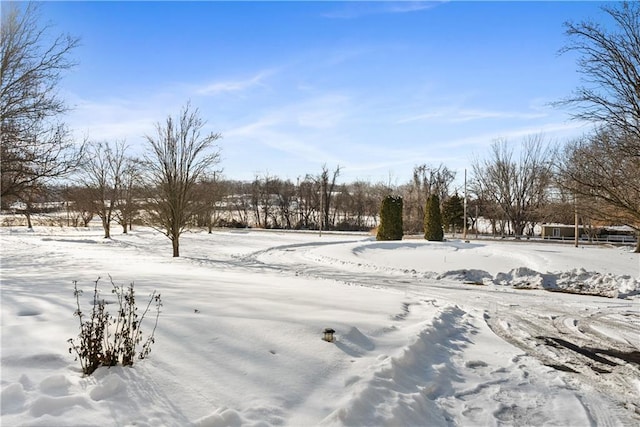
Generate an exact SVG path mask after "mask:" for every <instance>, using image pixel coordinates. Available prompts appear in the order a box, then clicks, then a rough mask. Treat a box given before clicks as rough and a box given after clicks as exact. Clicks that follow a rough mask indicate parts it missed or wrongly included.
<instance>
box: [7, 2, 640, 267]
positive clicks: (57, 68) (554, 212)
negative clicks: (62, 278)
mask: <svg viewBox="0 0 640 427" xmlns="http://www.w3.org/2000/svg"><path fill="white" fill-rule="evenodd" d="M4 9H5V8H4V6H3V14H2V29H1V31H2V35H1V37H2V39H1V45H2V46H1V49H2V51H1V55H2V58H1V62H0V67H1V70H0V71H1V81H0V115H1V116H0V119H1V124H0V125H1V129H0V137H1V147H0V148H1V150H0V154H1V156H2V157H1V160H2V169H1V170H2V179H1V202H2V207H3V208H8V207H9V206H16V203H17V202H19V203H20V206H21V211H22V212H23V213H25V215H26V216H27V220H28V222H29V226H30V225H31V223H30V214H31V213H33V212H35V211H36V210H38V209H43V206H47V205H46V204H44V202H46V201H47V200H51V199H52V198H54V196H53V194H54V193H55V195H56V196H55V198H57V200H63V201H64V203H65V207H66V208H67V209H68V211H69V212H70V215H71V212H72V214H73V222H74V224H78V223H82V224H84V225H86V224H88V223H89V221H91V220H92V219H93V218H94V217H98V218H99V219H100V220H101V223H102V226H103V228H104V230H105V237H109V236H110V232H111V231H110V230H111V224H112V222H113V221H115V222H116V223H118V224H120V226H121V227H122V230H123V232H127V230H128V229H130V228H131V227H132V225H133V224H134V223H144V224H148V225H151V226H153V227H155V228H156V229H158V230H160V231H161V232H162V233H164V234H165V235H166V236H167V237H168V238H169V239H170V240H171V242H172V246H173V255H174V256H179V238H180V235H181V234H182V233H183V232H184V231H185V230H186V229H187V228H188V227H192V226H199V227H207V228H208V229H209V230H210V231H211V230H212V228H213V227H215V226H234V227H235V226H241V227H247V226H255V227H262V228H287V229H318V230H368V229H371V228H374V227H377V226H378V225H379V219H380V218H379V215H380V212H381V204H382V201H383V200H384V199H385V197H386V196H388V195H394V196H396V197H400V198H401V199H402V229H403V232H404V233H421V232H423V231H424V229H425V226H426V224H425V217H426V216H429V217H434V216H437V215H436V212H435V211H433V209H434V207H433V206H434V202H433V200H434V199H437V203H435V204H436V205H437V209H438V212H437V214H439V216H440V217H441V221H442V226H443V227H444V230H446V231H452V232H461V231H477V230H478V226H479V219H480V218H483V219H484V220H486V221H488V223H489V224H490V228H491V231H492V232H493V233H494V234H503V235H514V236H523V235H530V234H532V233H533V228H534V226H535V225H536V224H540V223H542V222H560V223H566V224H572V223H573V222H574V221H575V220H576V217H578V221H579V222H581V223H583V224H586V223H589V222H593V223H596V222H606V223H611V224H626V225H630V226H632V227H634V228H635V229H636V230H639V231H640V86H639V85H638V81H640V5H639V4H638V3H626V2H625V3H619V4H616V5H605V6H604V7H603V8H602V10H603V12H604V14H605V15H606V16H608V17H610V18H612V19H613V21H614V22H615V26H614V27H613V28H612V29H606V28H604V27H602V26H601V25H599V24H598V23H594V22H579V23H572V22H568V23H566V24H565V29H566V35H567V39H568V43H567V46H566V48H565V49H564V50H563V51H564V52H577V53H578V54H579V59H578V63H577V67H578V71H579V72H580V73H581V74H582V75H583V76H584V80H583V83H584V86H581V87H578V88H577V89H576V90H575V91H574V93H573V94H572V95H570V96H568V97H567V98H566V99H563V100H560V101H558V102H557V104H558V105H559V106H570V107H574V108H573V109H572V110H570V111H571V113H570V114H572V115H573V116H574V117H575V118H577V119H581V120H588V121H589V122H591V123H593V131H592V132H589V133H587V134H585V135H584V136H582V137H580V138H576V139H574V140H572V141H568V142H566V143H564V144H562V145H561V146H556V145H554V144H552V143H551V142H550V141H547V140H545V138H544V137H543V136H542V135H531V136H527V137H525V138H524V139H523V140H521V141H518V142H515V143H514V142H513V141H506V140H499V141H494V142H493V144H492V145H491V148H490V151H489V152H488V153H486V155H485V156H484V157H483V158H476V159H473V160H472V161H471V168H470V177H469V183H468V185H465V188H461V186H460V185H459V184H458V186H457V187H454V186H453V184H454V182H456V174H455V172H454V171H452V170H450V169H449V168H447V166H446V165H438V166H434V165H428V164H422V165H416V166H415V167H414V168H413V171H412V177H411V179H410V180H409V182H407V183H404V184H401V185H396V186H391V185H389V184H383V183H369V182H363V181H356V182H352V183H346V184H341V183H339V181H338V179H339V176H340V172H341V168H340V167H339V166H336V167H335V168H334V169H330V168H329V167H328V166H327V165H324V166H323V167H322V168H321V170H319V171H317V172H316V173H310V174H308V175H305V176H304V177H301V178H299V179H297V180H296V182H292V181H291V180H289V179H281V178H279V177H277V176H275V175H271V174H268V173H264V174H257V175H256V176H255V178H254V179H253V180H252V181H249V182H242V181H235V180H232V179H228V178H225V177H224V175H223V174H222V173H221V171H220V170H219V162H220V149H219V146H218V145H217V142H218V140H219V139H220V137H221V135H220V134H218V133H215V132H212V133H204V132H203V130H204V127H205V125H206V121H205V120H204V119H203V118H202V117H201V114H200V112H199V110H198V109H197V108H195V107H193V106H191V105H190V104H189V103H187V104H186V105H185V106H184V107H183V108H182V109H181V111H180V112H179V113H178V114H176V115H175V116H168V117H167V118H166V119H165V120H164V121H161V122H158V123H156V125H155V132H153V133H151V134H149V135H146V136H145V151H144V154H143V155H141V156H139V157H133V156H131V154H130V152H131V150H130V147H129V146H128V145H127V144H126V142H124V141H108V142H107V141H99V142H96V141H93V140H85V141H81V142H76V141H73V139H72V137H71V133H70V132H69V130H68V128H67V127H66V125H65V124H64V123H63V122H62V120H61V117H62V114H63V113H64V112H65V111H67V107H66V106H65V104H64V102H63V101H62V100H61V99H60V98H58V96H57V92H56V90H55V89H56V87H57V85H58V83H59V81H60V78H61V76H62V74H63V73H64V72H66V71H68V70H69V69H71V68H72V67H73V66H74V65H75V64H74V62H73V61H72V60H71V59H70V54H71V52H72V51H73V50H74V49H75V47H77V45H78V39H77V38H74V37H71V36H69V35H60V36H58V37H51V36H50V34H49V33H50V31H51V28H50V27H48V26H42V25H40V23H39V21H38V6H37V4H34V3H28V4H26V5H24V6H23V7H20V6H18V5H16V4H12V5H9V6H7V7H6V10H4ZM458 178H459V177H458ZM465 178H466V177H465ZM63 182H64V184H63ZM458 182H459V181H458ZM429 201H430V202H429ZM428 202H429V203H428ZM465 208H466V209H465ZM465 210H466V218H467V222H466V223H465V222H464V218H465V215H464V212H465ZM434 232H435V233H436V234H437V230H435V231H434ZM639 240H640V239H639ZM637 250H638V251H640V242H639V245H638V248H637Z"/></svg>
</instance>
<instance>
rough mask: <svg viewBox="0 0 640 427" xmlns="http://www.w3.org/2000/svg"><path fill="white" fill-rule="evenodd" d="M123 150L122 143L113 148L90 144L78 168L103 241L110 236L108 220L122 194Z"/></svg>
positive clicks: (101, 144) (106, 145) (124, 146)
mask: <svg viewBox="0 0 640 427" xmlns="http://www.w3.org/2000/svg"><path fill="white" fill-rule="evenodd" d="M126 149H127V146H126V144H125V143H124V141H120V142H116V143H115V144H114V145H113V146H111V145H109V144H108V143H106V142H92V143H89V144H88V145H87V157H86V160H85V161H84V162H83V163H82V166H81V168H82V171H83V173H82V175H81V177H80V180H81V182H82V184H83V185H84V186H85V188H87V190H89V193H90V197H91V201H92V202H93V206H94V207H93V211H94V212H95V213H96V215H98V217H100V220H101V221H102V228H103V229H104V238H105V239H108V238H110V237H111V220H112V219H113V216H114V211H115V210H116V206H117V204H118V201H119V199H120V197H121V195H122V186H123V185H122V184H123V183H122V179H123V177H124V173H125V169H126V161H127V158H126V156H125V152H126Z"/></svg>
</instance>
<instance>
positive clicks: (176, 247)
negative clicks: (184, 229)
mask: <svg viewBox="0 0 640 427" xmlns="http://www.w3.org/2000/svg"><path fill="white" fill-rule="evenodd" d="M178 239H179V238H178V236H173V237H172V238H171V244H172V246H173V257H174V258H178V257H179V256H180V247H179V246H180V245H179V241H178Z"/></svg>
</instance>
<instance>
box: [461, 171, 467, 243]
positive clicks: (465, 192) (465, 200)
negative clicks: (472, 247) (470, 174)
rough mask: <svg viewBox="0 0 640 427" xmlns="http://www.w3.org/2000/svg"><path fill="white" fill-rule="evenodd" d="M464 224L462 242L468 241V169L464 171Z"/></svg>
mask: <svg viewBox="0 0 640 427" xmlns="http://www.w3.org/2000/svg"><path fill="white" fill-rule="evenodd" d="M463 205H464V224H463V225H462V227H463V228H462V240H467V168H465V169H464V203H463Z"/></svg>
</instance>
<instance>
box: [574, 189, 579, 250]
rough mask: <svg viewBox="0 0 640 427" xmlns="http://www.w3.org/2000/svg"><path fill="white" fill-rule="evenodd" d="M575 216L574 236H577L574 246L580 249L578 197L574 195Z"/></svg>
mask: <svg viewBox="0 0 640 427" xmlns="http://www.w3.org/2000/svg"><path fill="white" fill-rule="evenodd" d="M573 214H574V218H573V223H574V227H575V228H574V230H573V234H575V236H574V239H575V241H574V243H575V244H574V246H575V247H576V248H577V247H578V196H577V195H576V194H575V193H574V194H573Z"/></svg>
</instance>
